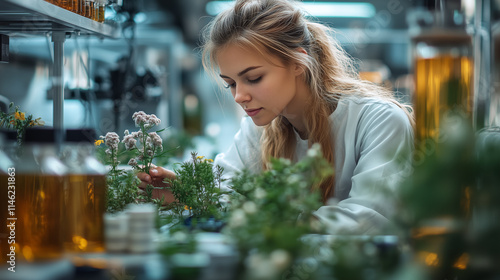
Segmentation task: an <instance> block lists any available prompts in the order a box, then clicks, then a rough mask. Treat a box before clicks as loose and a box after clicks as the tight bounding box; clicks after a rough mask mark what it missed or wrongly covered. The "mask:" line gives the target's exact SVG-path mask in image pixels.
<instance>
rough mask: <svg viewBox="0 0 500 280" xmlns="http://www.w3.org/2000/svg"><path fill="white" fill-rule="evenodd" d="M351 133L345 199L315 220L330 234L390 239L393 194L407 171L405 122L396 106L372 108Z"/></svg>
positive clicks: (407, 131)
mask: <svg viewBox="0 0 500 280" xmlns="http://www.w3.org/2000/svg"><path fill="white" fill-rule="evenodd" d="M355 131H356V135H355V136H354V139H355V140H354V145H355V148H354V150H355V157H356V160H357V163H356V166H355V168H354V171H353V175H352V180H351V182H352V186H351V190H350V192H349V196H348V197H347V198H346V199H344V200H341V201H339V202H338V203H334V204H333V205H326V206H323V207H321V208H319V209H318V210H317V211H316V212H315V216H316V217H317V218H318V219H319V220H320V221H321V222H322V224H323V225H324V226H325V227H326V231H327V233H329V234H390V233H392V231H391V228H392V227H391V225H392V224H391V220H392V219H393V218H394V214H395V213H396V208H395V207H396V202H397V195H396V192H397V189H398V186H399V185H400V183H401V181H402V180H403V179H404V178H405V177H406V176H408V174H409V170H410V169H411V165H410V155H411V152H412V147H413V130H412V127H411V124H410V121H409V119H408V117H407V116H406V114H405V113H404V112H403V110H402V109H400V108H399V107H397V106H396V105H393V104H371V105H367V106H366V107H365V108H364V109H363V110H362V111H361V112H360V114H359V118H358V122H357V128H356V130H355Z"/></svg>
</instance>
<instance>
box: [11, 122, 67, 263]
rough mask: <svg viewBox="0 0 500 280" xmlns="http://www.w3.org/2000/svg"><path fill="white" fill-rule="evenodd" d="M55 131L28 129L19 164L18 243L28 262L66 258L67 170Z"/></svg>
mask: <svg viewBox="0 0 500 280" xmlns="http://www.w3.org/2000/svg"><path fill="white" fill-rule="evenodd" d="M55 139H56V137H55V130H53V129H40V128H38V129H28V130H27V131H26V135H25V143H24V148H23V149H24V150H23V153H22V154H21V156H20V157H19V159H18V160H17V162H16V164H15V165H16V217H17V221H18V226H17V227H16V243H17V245H18V247H17V250H18V251H17V252H18V254H17V255H18V257H19V259H21V260H25V261H38V260H50V259H57V258H60V257H61V256H62V253H63V242H62V226H63V223H62V221H63V220H62V213H64V211H63V210H64V209H63V190H64V175H65V173H66V167H65V166H64V164H63V163H62V162H61V161H60V160H59V158H58V155H57V146H56V145H55Z"/></svg>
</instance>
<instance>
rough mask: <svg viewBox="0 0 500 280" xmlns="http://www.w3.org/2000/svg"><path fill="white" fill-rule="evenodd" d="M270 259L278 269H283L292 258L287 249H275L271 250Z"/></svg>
mask: <svg viewBox="0 0 500 280" xmlns="http://www.w3.org/2000/svg"><path fill="white" fill-rule="evenodd" d="M270 259H271V263H272V264H273V265H274V267H276V268H277V269H279V270H283V269H285V268H287V267H288V265H289V264H290V261H291V259H292V258H291V257H290V254H289V253H288V252H287V251H285V250H283V249H277V250H274V251H272V252H271V255H270Z"/></svg>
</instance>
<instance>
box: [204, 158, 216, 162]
mask: <svg viewBox="0 0 500 280" xmlns="http://www.w3.org/2000/svg"><path fill="white" fill-rule="evenodd" d="M205 161H208V162H214V160H213V159H209V158H207V159H205Z"/></svg>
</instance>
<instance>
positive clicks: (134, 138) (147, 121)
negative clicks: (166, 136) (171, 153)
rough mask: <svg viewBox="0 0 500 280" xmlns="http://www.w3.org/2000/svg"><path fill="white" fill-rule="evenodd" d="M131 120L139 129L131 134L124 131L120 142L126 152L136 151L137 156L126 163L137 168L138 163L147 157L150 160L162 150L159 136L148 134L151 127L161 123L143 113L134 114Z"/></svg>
mask: <svg viewBox="0 0 500 280" xmlns="http://www.w3.org/2000/svg"><path fill="white" fill-rule="evenodd" d="M132 119H133V120H134V122H135V125H136V126H137V127H140V128H141V129H140V130H139V131H137V132H133V133H130V132H129V131H128V130H126V131H125V137H124V138H123V141H122V142H123V143H124V144H125V148H126V149H127V150H133V149H137V152H138V154H137V156H136V157H135V158H133V159H131V160H130V161H129V163H128V164H129V165H131V166H137V165H138V162H139V161H143V160H145V159H147V158H148V157H149V158H150V159H152V158H153V157H154V156H155V154H156V153H157V152H160V151H162V150H163V146H162V144H163V141H162V139H161V137H160V135H158V134H157V133H156V132H148V130H150V129H151V128H152V127H153V126H156V125H159V124H160V123H161V121H160V119H159V118H158V117H156V116H155V115H154V114H151V115H148V114H146V113H144V112H143V111H139V112H136V113H134V114H133V115H132Z"/></svg>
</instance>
